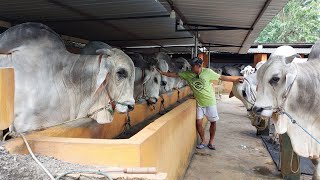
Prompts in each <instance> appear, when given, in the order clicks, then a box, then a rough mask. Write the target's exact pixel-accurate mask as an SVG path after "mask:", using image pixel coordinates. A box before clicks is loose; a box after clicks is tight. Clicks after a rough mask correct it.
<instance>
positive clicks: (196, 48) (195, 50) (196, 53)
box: [193, 31, 199, 57]
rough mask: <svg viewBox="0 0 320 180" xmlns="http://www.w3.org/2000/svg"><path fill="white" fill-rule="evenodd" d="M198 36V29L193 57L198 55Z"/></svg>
mask: <svg viewBox="0 0 320 180" xmlns="http://www.w3.org/2000/svg"><path fill="white" fill-rule="evenodd" d="M198 36H199V32H198V31H196V37H195V38H194V56H193V57H198Z"/></svg>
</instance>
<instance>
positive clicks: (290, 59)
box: [285, 54, 301, 64]
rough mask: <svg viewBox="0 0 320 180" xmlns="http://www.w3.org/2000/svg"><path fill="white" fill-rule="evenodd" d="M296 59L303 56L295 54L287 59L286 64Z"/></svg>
mask: <svg viewBox="0 0 320 180" xmlns="http://www.w3.org/2000/svg"><path fill="white" fill-rule="evenodd" d="M294 58H301V56H300V55H299V54H294V55H291V56H288V57H286V58H285V63H286V64H289V63H291V62H292V61H293V60H294Z"/></svg>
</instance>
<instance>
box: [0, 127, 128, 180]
mask: <svg viewBox="0 0 320 180" xmlns="http://www.w3.org/2000/svg"><path fill="white" fill-rule="evenodd" d="M9 134H11V135H19V136H21V138H22V139H23V142H24V143H25V145H26V147H27V150H28V152H29V153H30V155H31V157H32V159H33V160H34V161H35V162H36V163H37V164H38V165H39V166H40V167H41V169H42V170H43V171H44V172H45V173H46V174H47V175H48V176H49V178H50V180H60V179H61V178H62V177H63V176H66V175H68V174H72V173H90V174H99V175H103V176H105V177H106V178H108V179H109V180H113V179H112V178H111V177H110V176H109V175H108V174H106V173H104V172H100V171H89V170H84V171H82V170H79V171H69V172H66V173H63V174H62V175H60V176H58V177H57V178H54V176H53V175H52V174H51V173H50V172H49V170H48V169H47V168H46V167H44V165H43V164H42V163H41V162H40V161H39V159H38V158H37V157H36V156H35V154H34V153H33V151H32V149H31V147H30V145H29V143H28V141H27V139H26V137H25V136H24V135H23V134H22V133H19V134H17V133H15V132H12V131H11V132H8V133H6V136H8V135H9ZM121 172H122V171H121Z"/></svg>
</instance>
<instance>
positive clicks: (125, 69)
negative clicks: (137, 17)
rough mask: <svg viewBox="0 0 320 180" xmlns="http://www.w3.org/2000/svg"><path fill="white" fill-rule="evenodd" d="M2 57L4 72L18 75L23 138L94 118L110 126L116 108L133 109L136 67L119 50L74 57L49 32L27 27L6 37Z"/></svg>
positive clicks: (0, 39)
mask: <svg viewBox="0 0 320 180" xmlns="http://www.w3.org/2000/svg"><path fill="white" fill-rule="evenodd" d="M0 53H1V54H2V55H0V67H13V68H14V69H15V87H16V89H15V119H14V122H13V129H14V130H15V131H17V132H26V131H31V130H35V129H40V128H45V127H50V126H53V125H56V124H59V123H62V122H65V121H67V120H70V119H75V118H83V117H88V116H89V117H90V118H92V119H95V120H96V121H97V122H98V123H107V122H110V121H112V119H113V110H114V109H115V108H116V109H117V110H118V111H119V112H122V113H125V112H127V110H128V109H133V106H134V103H135V101H134V99H133V83H134V66H133V63H132V61H131V59H130V58H129V57H128V56H127V55H126V54H125V53H124V52H123V51H121V50H119V49H108V50H106V51H105V53H104V54H105V55H93V56H90V55H76V54H72V53H69V52H68V51H67V50H66V48H65V46H64V43H63V41H62V40H61V39H60V37H59V35H58V34H56V33H55V32H54V31H53V30H51V29H50V28H49V27H47V26H45V25H43V24H39V23H24V24H20V25H17V26H14V27H11V28H9V29H8V30H7V31H5V32H4V33H2V34H1V35H0ZM4 54H5V55H4ZM101 108H103V109H101ZM0 121H1V120H0Z"/></svg>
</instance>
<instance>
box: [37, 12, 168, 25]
mask: <svg viewBox="0 0 320 180" xmlns="http://www.w3.org/2000/svg"><path fill="white" fill-rule="evenodd" d="M169 17H170V15H169V14H165V15H153V16H132V17H130V16H129V17H116V18H86V19H64V20H41V21H38V22H43V23H63V22H83V21H84V22H85V21H96V22H98V21H121V20H131V19H155V18H169Z"/></svg>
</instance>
